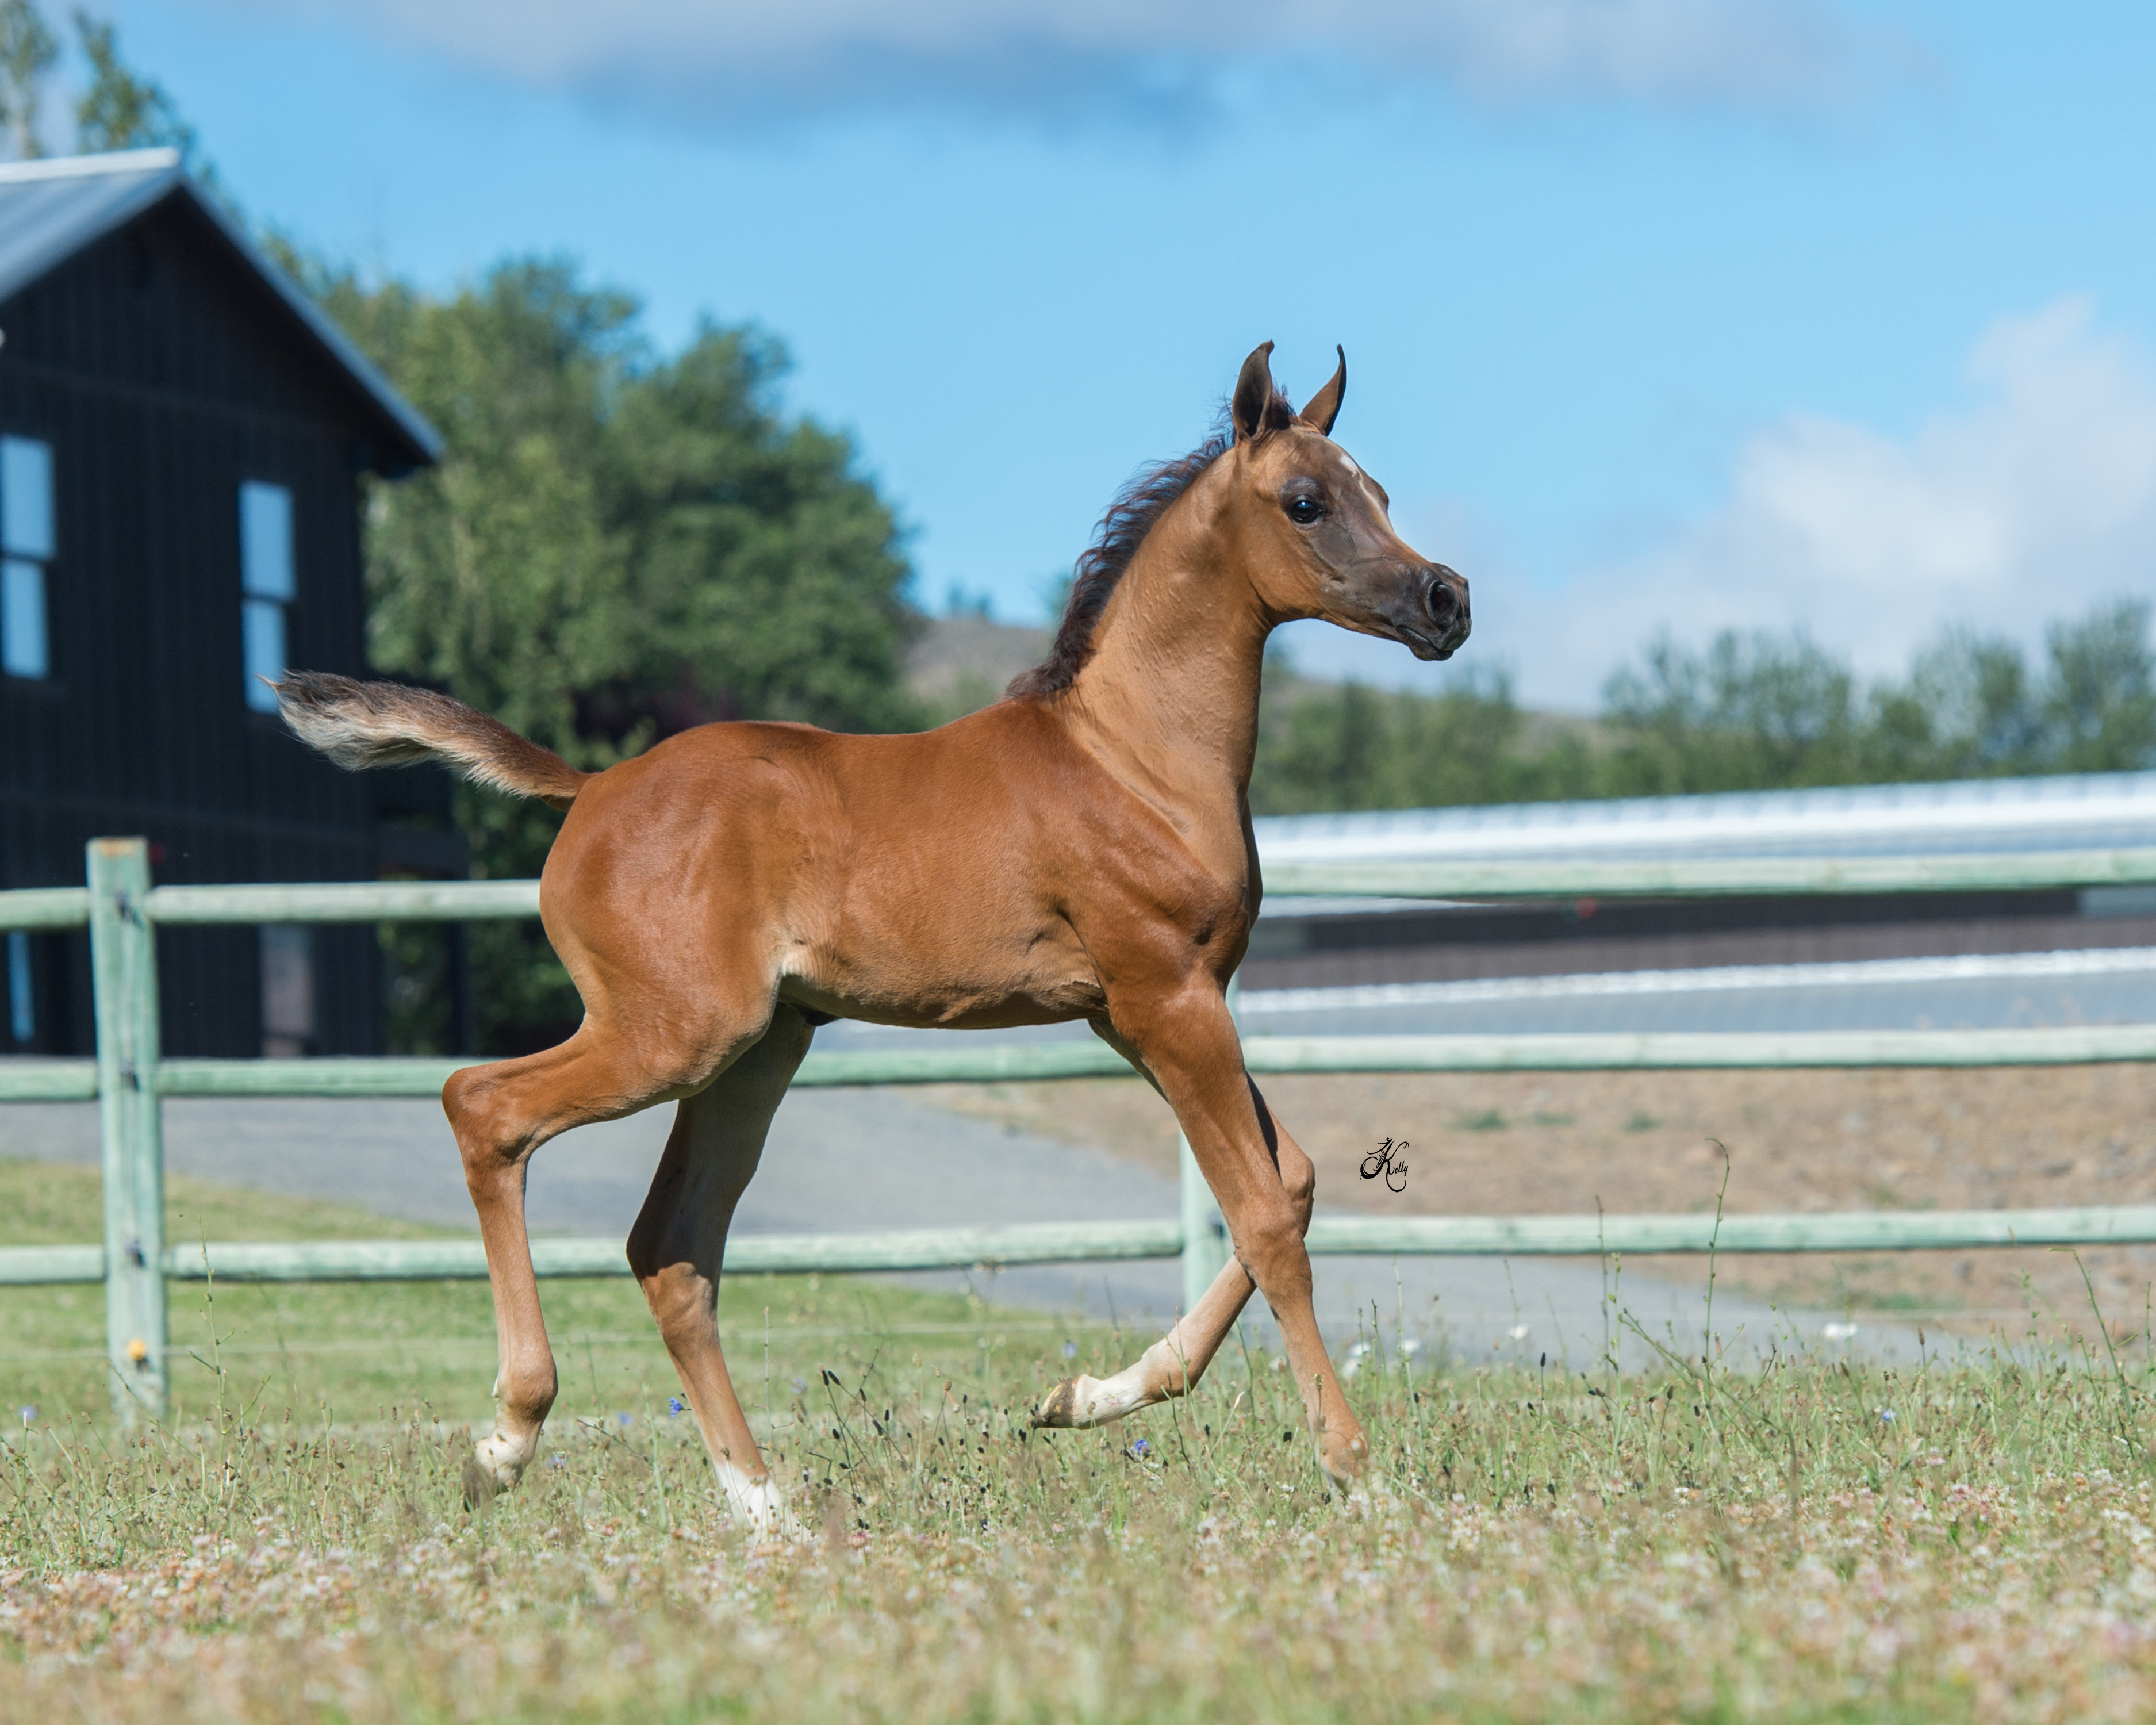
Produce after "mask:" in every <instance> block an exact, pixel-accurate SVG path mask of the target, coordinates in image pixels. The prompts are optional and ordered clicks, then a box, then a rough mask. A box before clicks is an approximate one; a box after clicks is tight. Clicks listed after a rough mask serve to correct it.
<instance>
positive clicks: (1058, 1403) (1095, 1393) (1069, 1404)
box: [1033, 1085, 1317, 1428]
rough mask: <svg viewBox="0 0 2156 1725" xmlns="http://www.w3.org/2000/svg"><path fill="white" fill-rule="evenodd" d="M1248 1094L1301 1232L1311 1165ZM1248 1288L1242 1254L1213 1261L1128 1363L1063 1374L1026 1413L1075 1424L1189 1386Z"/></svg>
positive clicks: (1101, 1420)
mask: <svg viewBox="0 0 2156 1725" xmlns="http://www.w3.org/2000/svg"><path fill="white" fill-rule="evenodd" d="M1250 1096H1251V1098H1252V1100H1253V1101H1255V1102H1256V1104H1257V1106H1258V1109H1259V1119H1260V1122H1261V1124H1264V1125H1265V1126H1266V1127H1269V1131H1268V1141H1269V1142H1270V1146H1271V1147H1272V1148H1273V1152H1274V1156H1273V1161H1274V1165H1275V1166H1276V1167H1277V1168H1279V1170H1280V1175H1281V1184H1282V1185H1283V1186H1284V1187H1285V1188H1286V1190H1287V1195H1288V1201H1289V1202H1290V1203H1291V1204H1293V1205H1294V1206H1295V1211H1296V1225H1297V1227H1298V1228H1299V1229H1300V1230H1301V1232H1303V1233H1305V1234H1307V1233H1308V1232H1309V1231H1310V1210H1311V1204H1312V1199H1313V1197H1314V1195H1315V1194H1316V1192H1317V1169H1316V1168H1314V1167H1313V1166H1312V1163H1311V1160H1310V1158H1309V1157H1308V1156H1306V1155H1305V1154H1304V1153H1303V1149H1302V1147H1301V1145H1300V1144H1298V1143H1296V1141H1295V1140H1294V1139H1293V1138H1291V1137H1289V1136H1288V1135H1287V1130H1286V1127H1283V1126H1281V1123H1280V1122H1279V1120H1278V1118H1277V1117H1275V1116H1274V1114H1273V1113H1272V1111H1271V1110H1270V1108H1268V1107H1267V1106H1265V1098H1264V1097H1263V1096H1260V1095H1259V1094H1258V1088H1257V1086H1255V1085H1252V1086H1250ZM1256 1291H1257V1284H1256V1283H1255V1282H1254V1281H1251V1280H1250V1271H1247V1270H1245V1268H1244V1267H1243V1263H1242V1260H1240V1258H1236V1257H1233V1256H1231V1257H1230V1258H1229V1260H1228V1261H1227V1262H1226V1263H1225V1264H1224V1265H1222V1266H1220V1273H1219V1275H1218V1276H1214V1278H1213V1282H1212V1286H1209V1287H1208V1288H1207V1289H1206V1290H1205V1291H1204V1294H1203V1295H1202V1296H1199V1301H1198V1303H1197V1305H1195V1306H1194V1307H1192V1308H1191V1309H1190V1310H1189V1311H1188V1312H1185V1313H1184V1314H1183V1317H1182V1318H1181V1320H1180V1321H1179V1322H1178V1323H1177V1324H1176V1326H1175V1327H1174V1328H1173V1329H1172V1330H1170V1331H1169V1332H1168V1334H1167V1335H1165V1336H1163V1337H1162V1338H1161V1339H1160V1340H1159V1341H1158V1342H1156V1343H1153V1344H1152V1347H1150V1348H1147V1349H1146V1351H1145V1352H1144V1353H1142V1355H1140V1356H1139V1357H1138V1359H1137V1363H1136V1364H1134V1365H1130V1366H1126V1367H1125V1368H1123V1369H1122V1371H1120V1372H1118V1373H1116V1374H1115V1376H1113V1377H1112V1378H1092V1377H1087V1376H1085V1375H1083V1374H1081V1375H1080V1376H1078V1377H1075V1378H1065V1380H1064V1381H1063V1382H1062V1383H1060V1384H1057V1385H1056V1386H1055V1389H1052V1390H1050V1392H1049V1393H1048V1396H1047V1399H1045V1400H1044V1401H1043V1402H1042V1403H1041V1404H1040V1407H1039V1410H1038V1411H1037V1412H1035V1414H1034V1416H1033V1423H1034V1425H1047V1426H1056V1427H1063V1426H1075V1427H1080V1428H1084V1427H1088V1426H1094V1425H1107V1424H1109V1423H1110V1422H1111V1421H1112V1420H1120V1419H1122V1417H1123V1415H1125V1414H1134V1413H1136V1412H1137V1410H1138V1409H1141V1408H1149V1407H1152V1405H1153V1404H1156V1403H1158V1402H1164V1401H1167V1400H1169V1399H1171V1398H1173V1397H1175V1396H1179V1395H1183V1394H1187V1393H1188V1391H1190V1390H1193V1389H1196V1388H1197V1387H1198V1381H1199V1378H1203V1377H1204V1375H1205V1368H1207V1367H1208V1366H1209V1365H1211V1364H1212V1363H1213V1357H1214V1354H1216V1353H1219V1350H1220V1344H1221V1343H1223V1342H1224V1341H1226V1340H1227V1338H1228V1332H1229V1331H1230V1330H1231V1329H1233V1328H1234V1327H1235V1320H1236V1319H1237V1318H1239V1317H1241V1316H1242V1315H1243V1308H1244V1307H1245V1306H1247V1305H1248V1304H1250V1296H1251V1295H1252V1294H1254V1293H1255V1292H1256Z"/></svg>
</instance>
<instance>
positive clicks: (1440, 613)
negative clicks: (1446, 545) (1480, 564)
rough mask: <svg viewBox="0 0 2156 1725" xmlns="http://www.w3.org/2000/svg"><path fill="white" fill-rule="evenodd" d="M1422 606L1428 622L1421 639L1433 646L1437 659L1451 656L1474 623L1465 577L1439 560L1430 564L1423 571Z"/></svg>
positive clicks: (1457, 649) (1458, 648)
mask: <svg viewBox="0 0 2156 1725" xmlns="http://www.w3.org/2000/svg"><path fill="white" fill-rule="evenodd" d="M1422 608H1423V614H1424V615H1425V616H1426V617H1428V618H1429V619H1430V632H1429V634H1427V635H1426V636H1425V637H1424V639H1427V640H1429V642H1430V645H1431V646H1433V647H1434V648H1435V649H1436V651H1437V656H1438V657H1439V658H1440V659H1450V657H1451V656H1452V655H1454V654H1455V653H1456V652H1458V651H1459V650H1460V644H1461V643H1462V642H1463V641H1465V640H1466V639H1467V631H1468V630H1469V629H1470V628H1471V627H1472V626H1473V625H1472V620H1471V618H1470V616H1469V614H1468V605H1467V581H1466V577H1464V576H1462V575H1460V573H1458V572H1456V571H1455V570H1451V569H1448V568H1446V567H1445V565H1444V564H1442V563H1433V564H1431V565H1430V567H1429V568H1428V569H1426V570H1424V572H1423V580H1422ZM1417 633H1421V631H1417Z"/></svg>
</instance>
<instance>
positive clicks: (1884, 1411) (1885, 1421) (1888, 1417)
mask: <svg viewBox="0 0 2156 1725" xmlns="http://www.w3.org/2000/svg"><path fill="white" fill-rule="evenodd" d="M1879 1423H1880V1424H1881V1425H1892V1424H1893V1423H1894V1410H1893V1409H1892V1408H1881V1409H1880V1410H1879Z"/></svg>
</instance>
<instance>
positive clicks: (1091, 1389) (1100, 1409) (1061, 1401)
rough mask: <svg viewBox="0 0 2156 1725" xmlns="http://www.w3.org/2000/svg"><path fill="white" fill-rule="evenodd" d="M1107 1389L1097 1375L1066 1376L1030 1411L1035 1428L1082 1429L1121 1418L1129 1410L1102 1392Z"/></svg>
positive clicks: (1056, 1429)
mask: <svg viewBox="0 0 2156 1725" xmlns="http://www.w3.org/2000/svg"><path fill="white" fill-rule="evenodd" d="M1107 1388H1108V1386H1107V1385H1106V1384H1103V1383H1102V1382H1101V1380H1100V1379H1099V1378H1082V1377H1081V1378H1065V1379H1064V1380H1063V1381H1062V1382H1061V1383H1060V1384H1057V1385H1056V1386H1055V1389H1051V1390H1050V1391H1049V1392H1048V1396H1047V1399H1045V1401H1043V1402H1042V1403H1041V1404H1040V1405H1039V1407H1037V1408H1035V1409H1034V1410H1033V1425H1034V1430H1040V1429H1041V1428H1043V1427H1046V1428H1048V1429H1049V1430H1055V1431H1083V1430H1086V1429H1087V1428H1088V1427H1090V1426H1095V1425H1107V1424H1108V1422H1109V1421H1110V1420H1120V1419H1122V1416H1123V1415H1124V1414H1127V1413H1128V1412H1129V1411H1130V1409H1127V1408H1125V1407H1122V1406H1121V1405H1119V1404H1116V1403H1115V1401H1114V1399H1113V1398H1112V1397H1111V1396H1109V1395H1107V1394H1105V1392H1106V1389H1107Z"/></svg>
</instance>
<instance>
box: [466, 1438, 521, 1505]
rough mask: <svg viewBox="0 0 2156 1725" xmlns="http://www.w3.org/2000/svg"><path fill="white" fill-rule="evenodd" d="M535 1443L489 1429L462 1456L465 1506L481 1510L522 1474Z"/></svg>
mask: <svg viewBox="0 0 2156 1725" xmlns="http://www.w3.org/2000/svg"><path fill="white" fill-rule="evenodd" d="M535 1448H536V1445H532V1444H523V1443H519V1442H518V1441H517V1440H516V1439H515V1438H509V1437H504V1436H503V1435H501V1434H500V1432H498V1431H491V1432H489V1433H488V1434H487V1435H485V1437H483V1438H481V1439H480V1440H479V1441H478V1442H477V1443H475V1444H474V1445H472V1450H471V1454H470V1455H467V1456H465V1508H466V1509H482V1508H484V1507H485V1506H486V1505H488V1504H490V1503H491V1502H494V1500H495V1498H496V1497H500V1495H501V1493H503V1492H504V1491H507V1490H508V1489H509V1488H510V1487H511V1486H513V1485H515V1484H516V1482H517V1481H519V1480H521V1479H522V1478H523V1477H524V1467H525V1464H526V1462H528V1461H531V1454H532V1451H533V1450H534V1449H535Z"/></svg>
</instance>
